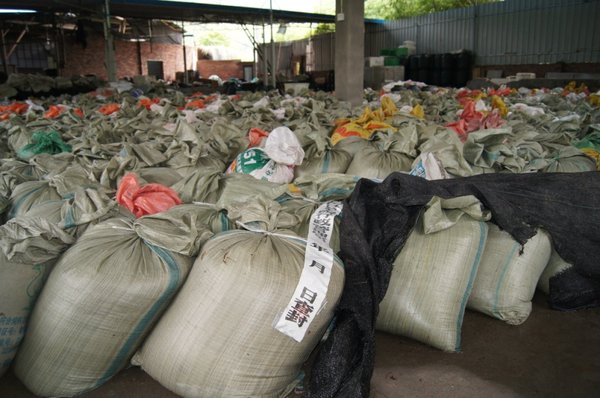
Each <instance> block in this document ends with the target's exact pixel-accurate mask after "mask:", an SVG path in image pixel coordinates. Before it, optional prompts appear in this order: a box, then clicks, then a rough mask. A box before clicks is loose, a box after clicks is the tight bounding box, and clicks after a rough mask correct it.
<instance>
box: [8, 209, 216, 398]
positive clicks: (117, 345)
mask: <svg viewBox="0 0 600 398" xmlns="http://www.w3.org/2000/svg"><path fill="white" fill-rule="evenodd" d="M185 211H186V213H187V214H188V216H187V217H183V215H182V213H181V210H180V209H178V207H177V206H176V207H173V208H171V209H170V210H168V211H166V212H163V213H159V214H155V215H151V216H146V217H148V219H146V217H142V218H140V219H138V220H135V221H134V220H131V219H124V218H113V219H110V220H107V221H104V222H101V223H99V224H97V225H94V226H92V227H90V228H89V229H88V230H87V231H86V232H85V233H84V234H83V235H82V236H81V238H79V240H78V241H77V243H76V244H75V245H73V246H72V247H71V248H70V249H69V250H68V251H67V252H66V253H65V254H64V255H63V256H62V257H61V258H60V260H59V261H58V262H57V264H56V266H55V268H54V270H53V272H52V273H51V275H50V277H49V278H48V282H47V284H46V287H45V288H44V290H43V292H42V294H41V295H40V298H39V300H38V302H37V304H36V306H35V308H34V311H33V313H32V316H31V321H30V325H29V329H28V330H27V333H26V336H25V339H24V341H23V344H22V346H21V349H20V350H19V352H18V354H17V358H16V360H15V373H16V375H17V377H18V378H19V379H20V380H21V381H22V382H23V384H25V386H26V387H27V388H28V389H29V390H30V391H32V392H33V393H35V394H36V395H41V396H73V395H77V394H81V393H83V392H85V391H88V390H91V389H94V388H96V387H98V386H100V385H101V384H103V383H104V382H106V381H108V380H109V379H110V378H111V377H112V376H113V375H115V374H116V373H117V372H118V371H119V370H120V369H121V368H123V367H124V366H126V365H127V363H128V362H129V359H130V357H131V355H133V353H134V352H135V350H136V349H137V347H138V345H139V344H140V343H141V342H142V340H143V338H144V337H145V336H146V334H147V333H148V332H149V331H150V328H151V327H152V325H153V324H154V323H155V322H156V320H158V317H159V316H160V314H161V313H162V312H163V310H164V309H165V308H166V306H167V305H168V304H169V302H170V300H171V299H172V298H173V296H174V295H175V293H176V292H177V290H178V289H179V287H180V285H181V284H182V283H183V281H184V280H185V278H186V276H187V273H188V272H189V269H190V267H191V263H192V258H191V256H194V255H195V254H196V253H197V250H198V249H199V247H200V245H201V243H202V242H203V241H205V240H206V239H207V238H208V237H210V236H211V235H212V233H210V232H209V231H208V228H206V226H205V225H203V224H202V223H201V221H200V218H201V217H198V216H196V215H194V214H190V212H189V209H186V210H185ZM147 220H148V225H146V222H147ZM161 221H162V222H161ZM167 248H172V250H168V249H167ZM176 251H177V252H176Z"/></svg>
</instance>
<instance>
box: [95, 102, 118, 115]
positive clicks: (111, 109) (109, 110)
mask: <svg viewBox="0 0 600 398" xmlns="http://www.w3.org/2000/svg"><path fill="white" fill-rule="evenodd" d="M119 109H121V106H120V105H119V104H106V105H102V106H101V107H100V109H98V112H100V113H102V114H103V115H107V116H108V115H110V114H113V113H115V112H118V111H119Z"/></svg>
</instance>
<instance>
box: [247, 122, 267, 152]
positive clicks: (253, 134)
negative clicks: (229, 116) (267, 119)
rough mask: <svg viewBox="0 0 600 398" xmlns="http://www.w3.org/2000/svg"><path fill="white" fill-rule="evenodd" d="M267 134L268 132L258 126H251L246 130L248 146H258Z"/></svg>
mask: <svg viewBox="0 0 600 398" xmlns="http://www.w3.org/2000/svg"><path fill="white" fill-rule="evenodd" d="M268 136H269V133H268V132H266V131H265V130H261V129H259V128H258V127H252V128H251V129H250V131H248V139H249V140H250V145H249V146H248V148H252V147H255V146H260V143H261V142H262V141H263V140H264V139H265V138H267V137H268Z"/></svg>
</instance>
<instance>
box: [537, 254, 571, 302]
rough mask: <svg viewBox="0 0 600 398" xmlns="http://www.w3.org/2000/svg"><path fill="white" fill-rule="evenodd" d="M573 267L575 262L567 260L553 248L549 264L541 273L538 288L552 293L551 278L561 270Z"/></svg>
mask: <svg viewBox="0 0 600 398" xmlns="http://www.w3.org/2000/svg"><path fill="white" fill-rule="evenodd" d="M571 267H573V264H570V263H568V262H566V261H565V260H564V259H563V258H562V257H561V256H560V255H559V254H558V253H557V252H556V250H554V249H552V254H551V255H550V260H549V261H548V265H546V268H544V272H542V275H540V280H539V281H538V284H537V288H538V289H540V290H541V291H542V292H544V293H546V294H550V279H551V278H552V277H553V276H555V275H558V274H560V273H561V272H563V271H565V270H567V269H569V268H571Z"/></svg>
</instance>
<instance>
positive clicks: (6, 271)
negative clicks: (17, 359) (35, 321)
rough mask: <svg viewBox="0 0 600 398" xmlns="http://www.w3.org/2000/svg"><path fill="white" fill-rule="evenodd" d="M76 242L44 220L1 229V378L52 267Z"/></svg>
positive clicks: (21, 220)
mask: <svg viewBox="0 0 600 398" xmlns="http://www.w3.org/2000/svg"><path fill="white" fill-rule="evenodd" d="M74 241H75V240H74V239H73V238H72V237H71V236H69V235H67V234H66V233H65V232H63V231H62V230H61V229H60V228H58V227H57V226H56V225H54V224H52V223H49V222H48V221H47V220H45V219H42V218H24V217H19V218H15V219H12V220H10V221H9V222H7V223H6V224H4V225H3V226H1V227H0V329H2V335H1V336H0V376H1V375H2V374H3V373H4V372H5V371H6V369H8V366H9V365H10V363H11V362H12V359H13V357H14V356H15V354H16V352H17V348H18V347H19V344H20V342H21V340H22V339H23V335H24V334H25V327H26V325H27V320H28V318H29V314H30V313H31V310H32V308H33V305H34V304H35V301H36V299H37V296H38V294H39V293H40V291H41V290H42V287H43V286H44V282H45V280H46V278H47V276H48V273H49V272H50V270H51V267H52V265H53V264H54V263H55V262H56V260H57V259H58V257H59V256H60V253H61V252H63V251H64V250H65V249H66V248H67V247H68V246H69V245H71V244H72V243H73V242H74Z"/></svg>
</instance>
